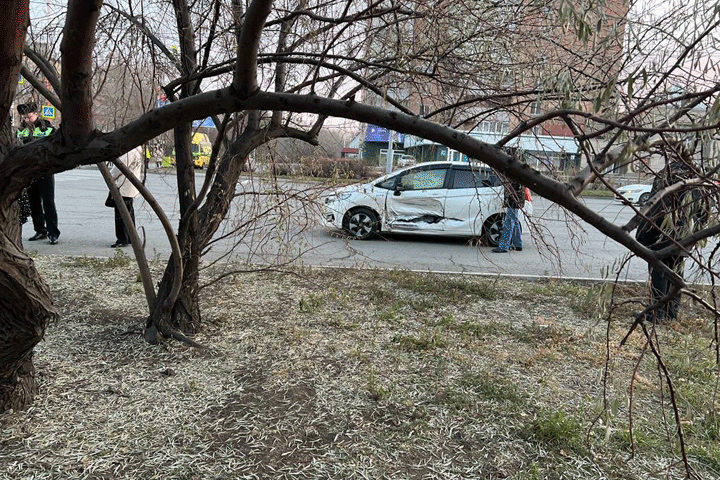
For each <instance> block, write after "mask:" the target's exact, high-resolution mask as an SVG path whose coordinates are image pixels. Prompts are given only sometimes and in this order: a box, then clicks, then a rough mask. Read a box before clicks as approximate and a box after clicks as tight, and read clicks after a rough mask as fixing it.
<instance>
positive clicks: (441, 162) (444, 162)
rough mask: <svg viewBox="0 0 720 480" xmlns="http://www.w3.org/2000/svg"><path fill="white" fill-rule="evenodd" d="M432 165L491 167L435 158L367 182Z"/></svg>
mask: <svg viewBox="0 0 720 480" xmlns="http://www.w3.org/2000/svg"><path fill="white" fill-rule="evenodd" d="M434 166H438V167H439V166H449V167H472V168H474V169H476V170H492V167H490V165H487V164H485V163H482V162H461V161H453V160H436V161H434V162H421V163H417V164H415V165H411V166H408V167H403V168H399V169H397V170H395V171H392V172H390V173H386V174H385V175H382V176H380V177H376V178H374V179H372V180H370V181H369V182H368V183H372V184H376V183H378V182H383V181H385V180H386V179H388V178H390V177H392V176H394V175H397V174H399V173H402V172H405V171H408V170H413V169H417V168H425V167H434ZM493 172H494V170H493Z"/></svg>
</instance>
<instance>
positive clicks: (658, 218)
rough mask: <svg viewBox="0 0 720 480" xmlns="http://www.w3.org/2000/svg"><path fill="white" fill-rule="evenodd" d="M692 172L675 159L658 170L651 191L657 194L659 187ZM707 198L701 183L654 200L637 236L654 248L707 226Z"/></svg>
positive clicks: (657, 248) (664, 186)
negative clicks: (656, 200) (661, 169)
mask: <svg viewBox="0 0 720 480" xmlns="http://www.w3.org/2000/svg"><path fill="white" fill-rule="evenodd" d="M693 176H694V174H693V173H692V172H691V171H690V169H689V168H688V167H687V166H685V165H684V164H682V163H680V162H673V163H672V164H670V165H669V166H668V167H667V168H665V169H663V171H661V172H660V173H659V174H658V176H657V178H656V179H655V181H654V182H653V187H652V190H651V191H650V193H651V194H652V195H655V193H656V192H657V191H660V190H662V189H664V188H666V187H668V186H670V185H672V184H674V183H677V182H679V181H681V180H683V179H686V178H690V177H693ZM651 198H652V197H651ZM651 201H652V200H651ZM707 202H708V198H707V196H706V195H705V192H704V189H703V188H702V187H698V186H695V185H688V186H683V187H681V188H679V189H678V190H675V191H673V192H671V193H669V194H667V195H665V196H664V197H663V198H662V199H661V200H660V201H658V202H657V203H654V204H653V206H652V207H651V208H650V210H649V211H648V213H647V217H648V219H649V221H648V220H644V219H643V220H641V221H640V224H639V225H638V228H637V232H636V234H635V238H636V239H637V241H638V242H640V243H641V244H642V245H644V246H646V247H648V248H650V249H652V250H661V249H663V248H665V247H668V246H670V245H672V244H673V240H679V239H681V238H683V237H685V236H687V235H690V234H692V233H694V232H697V231H698V230H700V229H702V228H703V227H704V225H705V224H706V223H707V220H708V214H709V208H708V205H707Z"/></svg>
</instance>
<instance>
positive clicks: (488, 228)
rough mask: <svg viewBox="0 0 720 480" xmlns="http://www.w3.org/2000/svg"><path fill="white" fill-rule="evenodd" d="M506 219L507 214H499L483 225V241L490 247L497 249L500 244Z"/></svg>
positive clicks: (489, 218) (492, 216)
mask: <svg viewBox="0 0 720 480" xmlns="http://www.w3.org/2000/svg"><path fill="white" fill-rule="evenodd" d="M504 219H505V214H503V213H498V214H495V215H491V216H490V217H488V219H487V220H485V223H484V224H483V240H484V241H485V244H486V245H487V246H488V247H497V246H498V245H499V244H500V235H502V226H503V220H504Z"/></svg>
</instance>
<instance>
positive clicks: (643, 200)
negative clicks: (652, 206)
mask: <svg viewBox="0 0 720 480" xmlns="http://www.w3.org/2000/svg"><path fill="white" fill-rule="evenodd" d="M650 197H651V195H650V194H649V193H647V192H645V193H643V194H642V195H640V198H638V204H639V205H645V204H646V203H647V202H648V200H650Z"/></svg>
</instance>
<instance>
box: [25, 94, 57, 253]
mask: <svg viewBox="0 0 720 480" xmlns="http://www.w3.org/2000/svg"><path fill="white" fill-rule="evenodd" d="M17 111H18V113H19V114H20V117H21V118H22V122H21V124H20V128H19V129H18V132H17V136H18V138H19V139H20V140H21V141H22V143H30V142H32V141H33V140H37V139H39V138H43V137H47V136H48V135H50V134H51V133H53V132H54V131H55V127H53V126H52V124H51V123H50V122H49V121H47V120H46V119H44V118H39V117H38V107H37V105H36V104H35V103H23V104H20V105H18V106H17ZM28 196H29V197H30V211H31V215H32V220H33V227H34V228H35V235H33V236H32V237H30V238H29V239H28V240H30V241H31V242H34V241H35V240H42V239H45V238H47V239H48V240H49V241H50V244H51V245H55V244H57V243H58V237H59V236H60V230H58V218H57V210H56V209H55V179H54V178H53V176H52V175H47V176H43V177H40V178H38V179H37V180H35V181H34V182H33V184H32V185H30V187H29V188H28Z"/></svg>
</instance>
